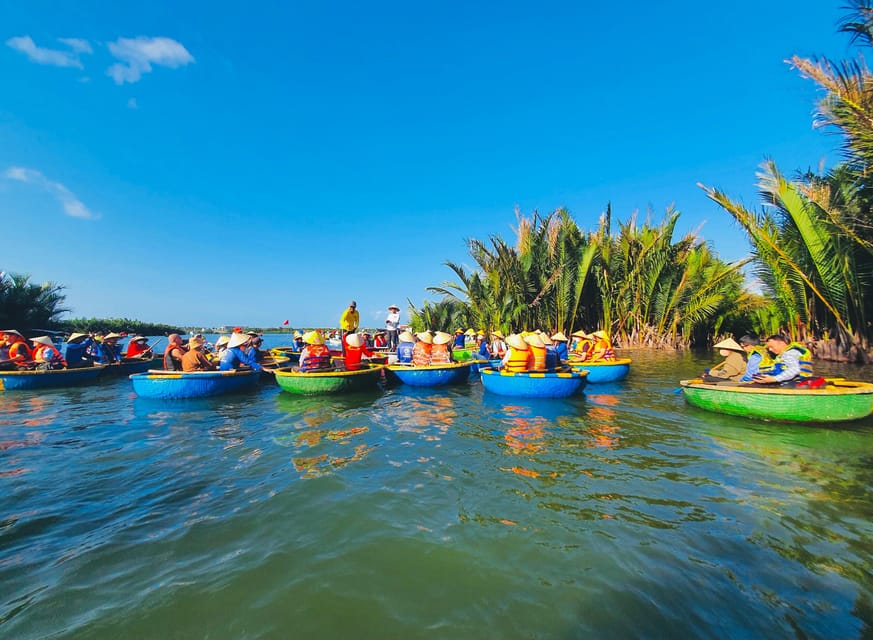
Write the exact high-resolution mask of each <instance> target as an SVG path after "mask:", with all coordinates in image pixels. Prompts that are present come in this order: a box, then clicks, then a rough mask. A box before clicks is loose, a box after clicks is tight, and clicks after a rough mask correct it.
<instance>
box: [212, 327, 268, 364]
mask: <svg viewBox="0 0 873 640" xmlns="http://www.w3.org/2000/svg"><path fill="white" fill-rule="evenodd" d="M251 339H252V337H251V336H249V335H247V334H245V333H234V334H232V335H231V336H230V340H229V341H228V343H227V349H225V350H224V351H223V352H222V354H221V358H219V361H218V362H219V364H218V369H219V371H232V370H234V369H236V370H239V369H240V368H241V367H242V366H248V367H251V368H252V369H254V370H255V371H260V370H261V365H260V364H258V361H257V360H256V359H255V357H254V356H253V355H252V354H251V353H250V352H249V351H246V348H245V347H246V345H248V344H249V341H250V340H251Z"/></svg>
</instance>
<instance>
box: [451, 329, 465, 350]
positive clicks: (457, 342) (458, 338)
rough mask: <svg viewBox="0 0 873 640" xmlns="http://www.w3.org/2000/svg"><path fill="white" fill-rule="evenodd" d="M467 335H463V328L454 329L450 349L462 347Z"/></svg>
mask: <svg viewBox="0 0 873 640" xmlns="http://www.w3.org/2000/svg"><path fill="white" fill-rule="evenodd" d="M466 340H467V337H466V336H465V335H464V330H463V329H455V338H454V340H453V341H452V349H463V348H464V347H465V346H467V345H466Z"/></svg>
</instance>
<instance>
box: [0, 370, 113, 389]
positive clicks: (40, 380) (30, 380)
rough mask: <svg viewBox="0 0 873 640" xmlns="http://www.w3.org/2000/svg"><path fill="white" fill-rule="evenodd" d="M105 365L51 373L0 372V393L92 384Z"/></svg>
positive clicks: (52, 371)
mask: <svg viewBox="0 0 873 640" xmlns="http://www.w3.org/2000/svg"><path fill="white" fill-rule="evenodd" d="M105 366H106V365H102V364H101V365H95V366H93V367H82V368H79V369H53V370H51V371H0V391H13V390H19V389H21V390H27V389H52V388H60V387H72V386H76V385H80V384H88V383H89V382H94V381H95V380H96V379H97V376H99V375H100V373H101V372H102V371H103V369H104V368H105Z"/></svg>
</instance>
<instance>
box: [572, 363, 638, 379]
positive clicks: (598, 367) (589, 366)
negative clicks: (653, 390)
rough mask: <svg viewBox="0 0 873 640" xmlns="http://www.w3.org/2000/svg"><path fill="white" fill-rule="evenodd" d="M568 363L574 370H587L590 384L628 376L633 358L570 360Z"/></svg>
mask: <svg viewBox="0 0 873 640" xmlns="http://www.w3.org/2000/svg"><path fill="white" fill-rule="evenodd" d="M567 365H568V366H569V367H570V368H571V369H573V370H574V371H587V372H588V382H589V384H598V383H605V382H618V381H619V380H624V379H625V378H627V374H628V373H630V366H631V359H630V358H617V359H615V360H595V361H594V362H579V361H575V360H568V361H567Z"/></svg>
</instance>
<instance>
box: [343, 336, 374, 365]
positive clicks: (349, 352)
mask: <svg viewBox="0 0 873 640" xmlns="http://www.w3.org/2000/svg"><path fill="white" fill-rule="evenodd" d="M343 342H344V343H345V345H344V346H345V349H344V350H343V351H344V352H345V356H343V358H344V360H343V361H344V362H345V365H346V371H358V370H359V369H360V368H361V359H362V358H363V357H364V356H367V357H368V358H369V357H371V356H372V355H373V352H372V351H370V350H369V349H368V348H367V343H366V342H365V341H364V337H363V336H362V335H361V334H360V333H347V334H346V335H345V336H344V337H343Z"/></svg>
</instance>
